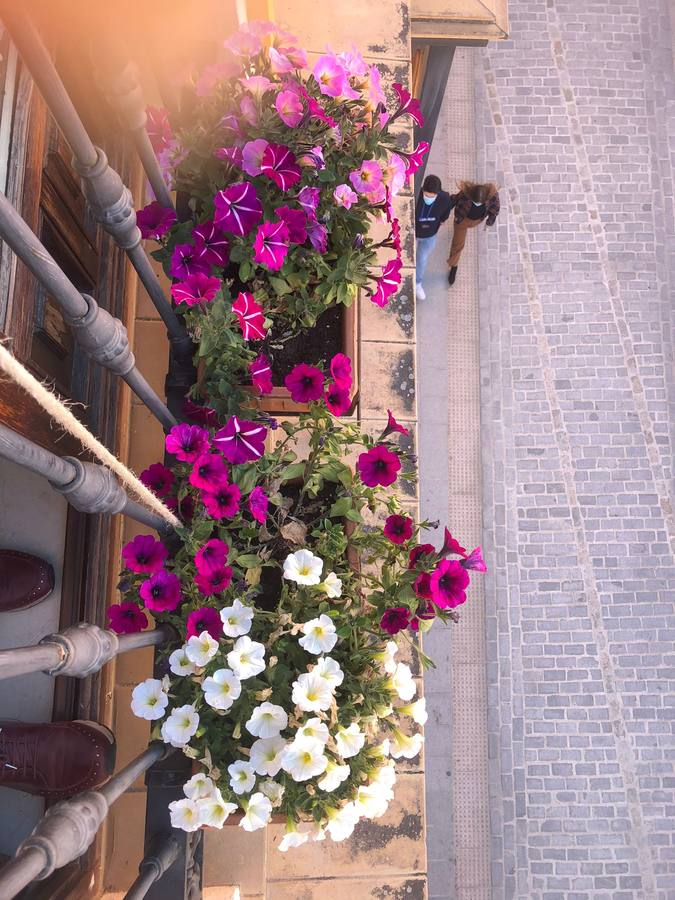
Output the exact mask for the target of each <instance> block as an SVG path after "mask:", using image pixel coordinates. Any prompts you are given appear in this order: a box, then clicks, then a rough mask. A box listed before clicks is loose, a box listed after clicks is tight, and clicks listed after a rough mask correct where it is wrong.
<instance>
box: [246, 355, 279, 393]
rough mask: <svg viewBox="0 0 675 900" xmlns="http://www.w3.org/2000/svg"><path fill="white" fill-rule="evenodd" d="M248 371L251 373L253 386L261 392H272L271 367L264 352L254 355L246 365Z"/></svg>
mask: <svg viewBox="0 0 675 900" xmlns="http://www.w3.org/2000/svg"><path fill="white" fill-rule="evenodd" d="M248 371H249V372H250V374H251V381H252V382H253V387H255V388H257V389H258V390H259V391H260V393H261V394H270V393H271V392H272V387H273V384H272V367H271V366H270V361H269V359H268V358H267V357H266V356H265V354H264V353H261V354H260V355H259V356H256V358H255V359H254V360H253V362H252V363H251V364H250V366H249V367H248Z"/></svg>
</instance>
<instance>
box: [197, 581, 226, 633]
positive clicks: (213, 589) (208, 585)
mask: <svg viewBox="0 0 675 900" xmlns="http://www.w3.org/2000/svg"><path fill="white" fill-rule="evenodd" d="M194 582H195V584H196V585H197V587H198V589H199V593H200V594H203V596H204V597H212V596H213V595H214V594H220V593H221V591H226V590H227V589H228V587H229V586H230V584H231V582H232V569H231V568H230V567H229V566H220V567H219V568H217V569H210V570H209V571H208V572H197V574H196V575H195V577H194ZM221 622H222V620H221ZM214 639H215V638H214Z"/></svg>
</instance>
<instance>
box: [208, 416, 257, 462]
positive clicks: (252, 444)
mask: <svg viewBox="0 0 675 900" xmlns="http://www.w3.org/2000/svg"><path fill="white" fill-rule="evenodd" d="M266 437H267V429H266V428H265V426H264V425H258V424H257V423H256V422H246V421H244V420H240V419H238V418H237V417H236V416H232V417H231V418H230V419H229V421H228V422H227V424H226V425H225V427H224V428H221V429H220V431H219V432H217V434H216V435H215V437H214V439H213V442H214V444H216V446H217V447H218V449H219V450H220V451H221V453H222V454H223V456H224V457H225V459H227V460H229V462H231V463H233V464H234V465H239V464H240V463H245V462H250V461H251V460H254V459H260V457H261V456H262V455H263V453H264V452H265V438H266Z"/></svg>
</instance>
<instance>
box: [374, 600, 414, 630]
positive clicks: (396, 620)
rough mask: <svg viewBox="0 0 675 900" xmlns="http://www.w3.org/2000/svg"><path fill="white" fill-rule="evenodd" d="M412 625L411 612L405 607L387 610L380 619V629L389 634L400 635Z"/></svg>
mask: <svg viewBox="0 0 675 900" xmlns="http://www.w3.org/2000/svg"><path fill="white" fill-rule="evenodd" d="M408 625H410V610H409V609H407V608H406V607H405V606H393V607H392V608H391V609H387V610H385V612H384V615H383V616H382V618H381V619H380V628H381V629H382V631H386V632H387V634H398V633H399V631H403V629H404V628H407V627H408Z"/></svg>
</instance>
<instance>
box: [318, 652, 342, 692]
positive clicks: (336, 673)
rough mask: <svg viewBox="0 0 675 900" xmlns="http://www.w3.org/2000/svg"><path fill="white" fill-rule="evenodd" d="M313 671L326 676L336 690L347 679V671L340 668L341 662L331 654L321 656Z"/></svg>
mask: <svg viewBox="0 0 675 900" xmlns="http://www.w3.org/2000/svg"><path fill="white" fill-rule="evenodd" d="M312 673H313V674H314V675H320V676H321V678H324V679H325V680H326V681H327V682H328V684H329V685H330V688H331V690H335V688H336V687H339V686H340V685H341V684H342V682H343V681H344V680H345V673H344V672H343V671H342V669H341V668H340V664H339V663H338V662H337V661H336V660H334V659H333V658H332V657H331V656H320V657H319V659H317V661H316V665H315V666H314V668H313V669H312Z"/></svg>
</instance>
